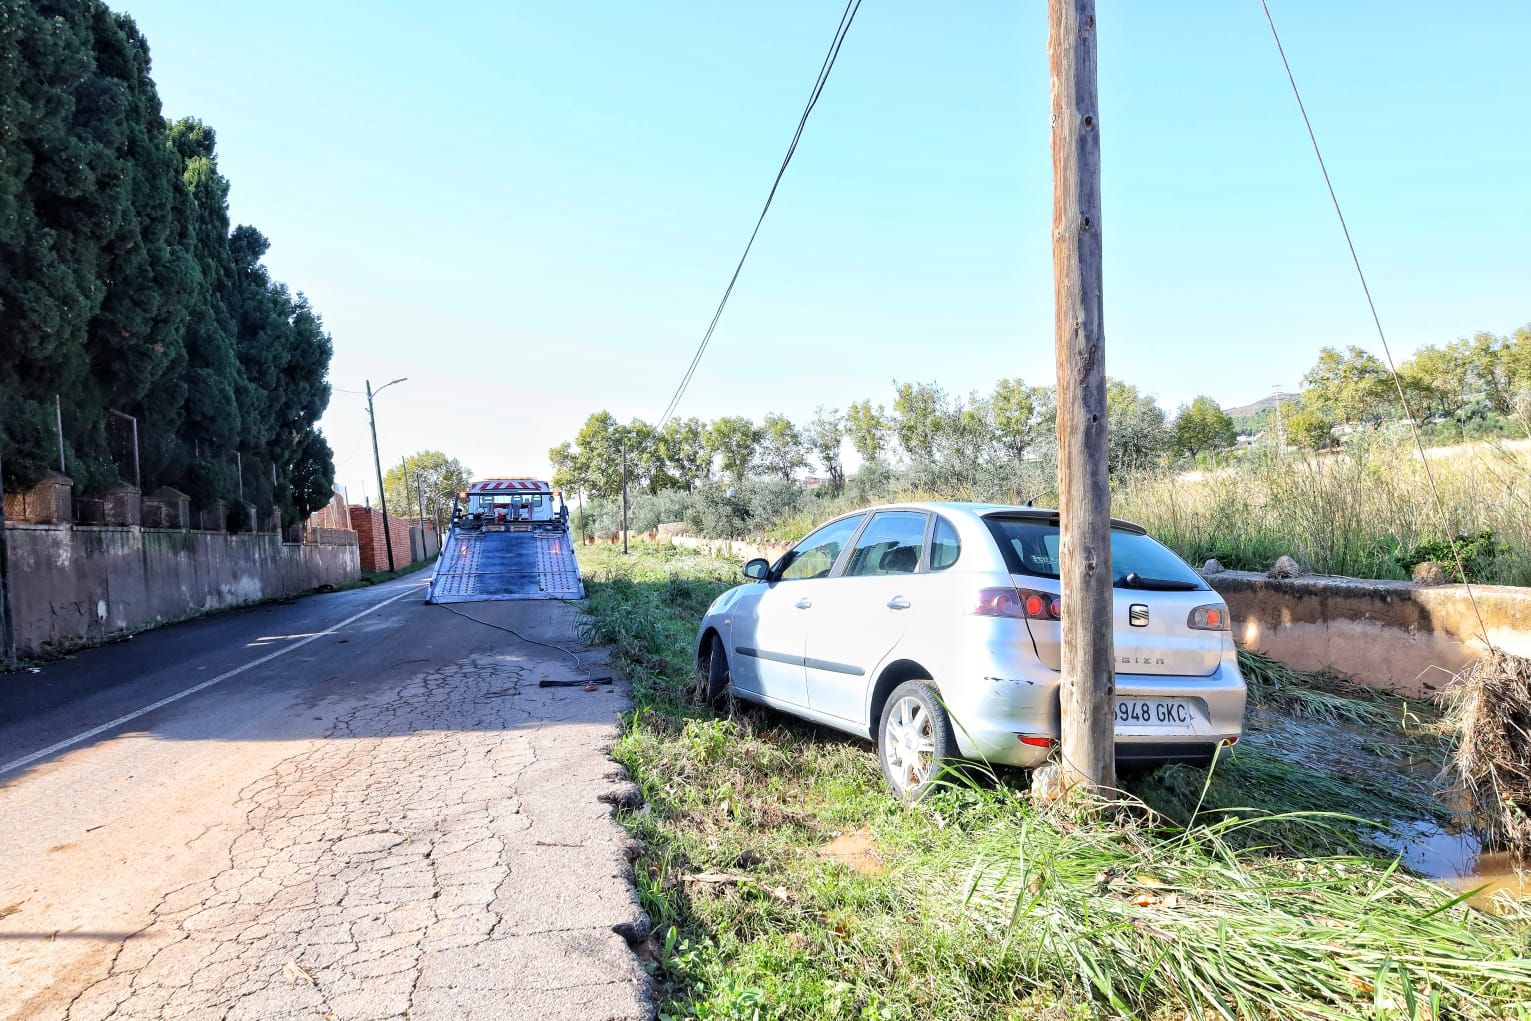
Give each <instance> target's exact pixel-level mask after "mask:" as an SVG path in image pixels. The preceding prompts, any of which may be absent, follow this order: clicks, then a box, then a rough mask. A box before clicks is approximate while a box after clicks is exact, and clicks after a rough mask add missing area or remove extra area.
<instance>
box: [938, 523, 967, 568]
mask: <svg viewBox="0 0 1531 1021" xmlns="http://www.w3.org/2000/svg"><path fill="white" fill-rule="evenodd" d="M961 552H962V543H961V542H960V541H958V539H957V530H956V529H955V528H953V527H952V523H951V522H950V521H947V520H946V519H945V518H943V517H941V516H940V515H939V514H938V515H936V530H935V533H934V534H933V535H931V537H930V569H931V570H932V571H944V570H946V569H947V568H948V567H950V566H952V565H953V564H955V563H956V562H957V556H958V554H960V553H961Z"/></svg>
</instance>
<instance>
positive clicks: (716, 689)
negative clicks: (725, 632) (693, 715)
mask: <svg viewBox="0 0 1531 1021" xmlns="http://www.w3.org/2000/svg"><path fill="white" fill-rule="evenodd" d="M732 685H733V676H732V674H731V673H730V672H729V669H728V653H727V651H725V650H724V648H723V639H722V638H720V637H719V636H717V635H716V634H715V635H713V636H712V644H711V645H710V646H708V650H707V687H706V689H705V690H704V691H703V692H702V697H703V699H704V703H705V704H706V705H709V706H714V707H716V706H717V705H719V704H720V703H722V702H723V701H724V700H725V699H726V698H727V697H728V696H729V695H730V694H731V693H732V692H731V689H732Z"/></svg>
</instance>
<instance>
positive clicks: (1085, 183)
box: [1047, 0, 1116, 789]
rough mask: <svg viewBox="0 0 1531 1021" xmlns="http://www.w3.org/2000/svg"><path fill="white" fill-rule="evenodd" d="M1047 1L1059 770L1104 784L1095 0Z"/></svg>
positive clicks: (1106, 653)
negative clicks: (1060, 600)
mask: <svg viewBox="0 0 1531 1021" xmlns="http://www.w3.org/2000/svg"><path fill="white" fill-rule="evenodd" d="M1047 6H1048V33H1047V58H1048V65H1049V67H1050V69H1051V71H1052V128H1053V292H1054V302H1055V304H1054V316H1055V319H1054V346H1055V352H1056V356H1057V361H1058V514H1059V519H1060V531H1061V533H1062V534H1061V536H1060V538H1059V554H1058V560H1059V564H1058V577H1059V580H1060V582H1061V585H1062V590H1063V623H1062V630H1063V652H1062V664H1063V678H1062V682H1063V683H1062V695H1061V698H1062V711H1063V719H1062V728H1063V729H1062V738H1063V740H1062V752H1063V763H1062V769H1063V782H1064V785H1065V786H1066V787H1074V786H1083V787H1085V788H1086V789H1094V788H1107V789H1110V788H1115V786H1116V747H1115V745H1116V727H1115V719H1114V718H1115V710H1116V702H1115V688H1116V669H1115V660H1116V652H1115V642H1114V641H1113V635H1112V626H1113V620H1114V617H1115V614H1114V613H1113V591H1112V584H1111V485H1110V474H1109V471H1108V468H1107V460H1106V345H1105V329H1104V326H1103V324H1102V315H1101V239H1100V118H1099V115H1098V111H1097V108H1096V100H1095V0H1048V5H1047Z"/></svg>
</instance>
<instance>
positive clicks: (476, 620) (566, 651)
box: [435, 603, 596, 681]
mask: <svg viewBox="0 0 1531 1021" xmlns="http://www.w3.org/2000/svg"><path fill="white" fill-rule="evenodd" d="M435 605H436V606H439V607H441V608H442V609H443V610H447V611H449V612H451V613H455V614H457V615H458V616H459V617H466V618H468V619H469V620H471V621H473V622H474V623H475V624H482V625H484V626H485V627H492V628H494V629H495V630H497V631H504V632H506V633H507V634H512V635H515V636H516V637H517V638H519V639H521V640H522V641H523V642H526V643H527V644H528V645H540V646H542V647H543V648H544V649H557V650H558V651H559V652H561V653H563V654H564V655H565V656H568V657H569V658H570V659H572V660H574V666H575V669H577V670H579V672H580V673H588V672H589V671H587V670H586V669H585V664H583V663H581V662H580V661H579V654H578V653H576V652H575V651H574V650H573V649H566V648H564V647H563V646H562V645H555V644H554V643H553V642H544V641H540V640H538V639H536V638H528V637H526V636H525V635H523V634H522V633H521V632H519V631H517V630H516V629H515V628H513V627H506V626H505V625H504V624H496V623H494V622H493V621H489V620H484V619H483V618H481V617H475V616H473V614H471V613H463V612H462V611H461V610H455V609H453V608H452V607H451V606H449V605H448V604H446V603H436V604H435ZM588 680H592V681H594V680H596V678H588Z"/></svg>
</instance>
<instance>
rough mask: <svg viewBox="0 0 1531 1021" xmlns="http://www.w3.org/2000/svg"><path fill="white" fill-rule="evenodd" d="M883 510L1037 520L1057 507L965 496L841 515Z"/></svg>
mask: <svg viewBox="0 0 1531 1021" xmlns="http://www.w3.org/2000/svg"><path fill="white" fill-rule="evenodd" d="M880 510H925V511H937V512H940V511H945V512H947V513H949V514H965V515H970V516H972V517H975V518H979V519H983V518H1029V519H1032V520H1035V521H1057V520H1058V511H1057V509H1056V508H1051V507H1026V506H1024V505H1021V504H1007V503H976V502H971V501H963V500H917V501H913V502H910V503H889V504H879V505H877V506H874V507H862V508H859V509H858V510H856V511H851V512H848V513H847V514H846V515H841V516H842V517H844V516H848V515H849V514H852V513H864V512H866V511H880ZM1111 527H1112V528H1119V529H1122V530H1123V531H1128V532H1137V533H1139V534H1141V535H1147V534H1148V529H1146V528H1144V527H1143V526H1142V525H1139V524H1136V523H1134V522H1131V521H1125V520H1123V519H1121V518H1112V519H1111Z"/></svg>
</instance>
